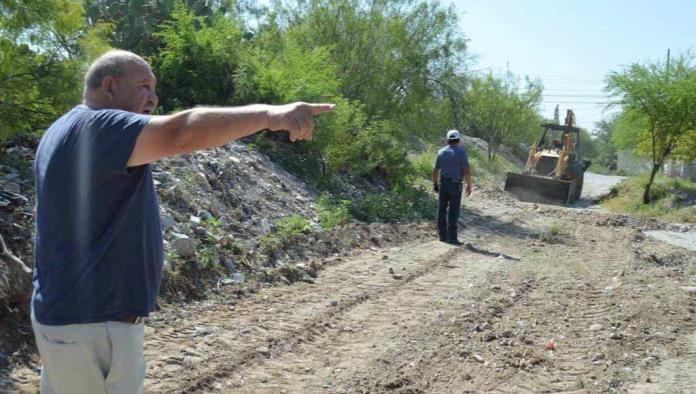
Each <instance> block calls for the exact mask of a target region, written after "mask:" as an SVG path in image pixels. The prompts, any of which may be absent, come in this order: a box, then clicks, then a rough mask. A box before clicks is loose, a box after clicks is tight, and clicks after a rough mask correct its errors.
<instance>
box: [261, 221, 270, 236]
mask: <svg viewBox="0 0 696 394" xmlns="http://www.w3.org/2000/svg"><path fill="white" fill-rule="evenodd" d="M259 227H260V231H261V235H266V234H268V233H270V232H271V230H272V227H271V222H269V221H268V219H266V218H263V219H261V221H260V222H259Z"/></svg>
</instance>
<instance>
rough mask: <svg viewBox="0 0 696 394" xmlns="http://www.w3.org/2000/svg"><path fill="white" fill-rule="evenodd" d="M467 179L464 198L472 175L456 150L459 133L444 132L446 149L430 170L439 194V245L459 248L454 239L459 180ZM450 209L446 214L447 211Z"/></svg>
mask: <svg viewBox="0 0 696 394" xmlns="http://www.w3.org/2000/svg"><path fill="white" fill-rule="evenodd" d="M464 179H466V195H467V196H469V195H471V172H470V171H469V159H468V157H467V155H466V151H464V148H462V147H461V146H459V131H457V130H450V131H448V132H447V146H445V147H444V148H442V149H440V151H439V152H437V159H436V160H435V168H433V190H435V192H438V210H437V229H438V231H439V233H440V241H442V242H447V243H449V244H452V245H461V242H459V239H458V238H457V222H458V221H459V209H460V207H461V203H462V180H464ZM448 208H449V211H448Z"/></svg>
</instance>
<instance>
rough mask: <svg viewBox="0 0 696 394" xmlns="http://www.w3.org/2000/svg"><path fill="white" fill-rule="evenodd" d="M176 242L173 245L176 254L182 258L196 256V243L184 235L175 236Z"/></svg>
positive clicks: (173, 241)
mask: <svg viewBox="0 0 696 394" xmlns="http://www.w3.org/2000/svg"><path fill="white" fill-rule="evenodd" d="M173 235H174V240H172V242H171V245H172V248H173V249H174V251H175V252H176V254H178V255H179V256H181V257H184V258H189V257H193V256H195V255H196V242H195V241H194V240H193V239H192V238H189V237H188V236H186V235H184V234H173Z"/></svg>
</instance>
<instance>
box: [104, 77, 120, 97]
mask: <svg viewBox="0 0 696 394" xmlns="http://www.w3.org/2000/svg"><path fill="white" fill-rule="evenodd" d="M101 87H102V90H103V91H104V93H106V95H107V96H109V98H110V99H111V100H113V99H114V97H116V94H115V93H116V90H117V89H118V81H116V78H114V77H112V76H111V75H107V76H105V77H104V78H103V79H102V82H101Z"/></svg>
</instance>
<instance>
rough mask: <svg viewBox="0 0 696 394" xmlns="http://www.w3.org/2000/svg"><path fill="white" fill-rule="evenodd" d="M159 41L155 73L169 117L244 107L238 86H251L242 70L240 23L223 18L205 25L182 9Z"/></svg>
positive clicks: (179, 5)
mask: <svg viewBox="0 0 696 394" xmlns="http://www.w3.org/2000/svg"><path fill="white" fill-rule="evenodd" d="M155 36H156V37H159V38H160V39H161V40H162V48H161V49H160V51H159V52H158V54H157V56H155V57H154V59H153V68H154V70H155V73H156V74H157V75H158V77H159V80H160V84H159V90H160V92H161V94H160V95H161V96H162V98H163V100H162V102H161V106H162V108H163V109H164V110H165V111H172V110H174V109H180V108H188V107H192V106H196V105H202V104H207V105H231V104H239V103H241V101H243V100H242V97H240V96H239V95H238V94H236V93H240V92H244V91H245V90H243V89H242V90H238V89H236V86H237V84H238V82H239V83H240V85H243V86H244V85H245V84H248V83H249V81H248V80H247V76H246V73H245V70H246V69H245V68H240V63H242V62H243V57H244V51H245V47H246V44H245V43H244V42H243V40H242V37H243V33H242V30H241V28H240V26H239V23H238V22H237V21H236V20H235V19H232V18H228V17H225V16H223V15H219V14H216V15H215V16H212V17H211V18H209V19H205V18H203V17H200V16H196V15H195V14H194V13H193V12H192V11H191V10H189V9H188V8H187V7H186V6H185V5H184V4H183V3H177V5H176V6H175V7H174V10H173V11H172V14H171V20H168V21H166V22H164V23H163V24H162V25H161V26H160V28H159V31H158V32H157V33H155Z"/></svg>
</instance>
